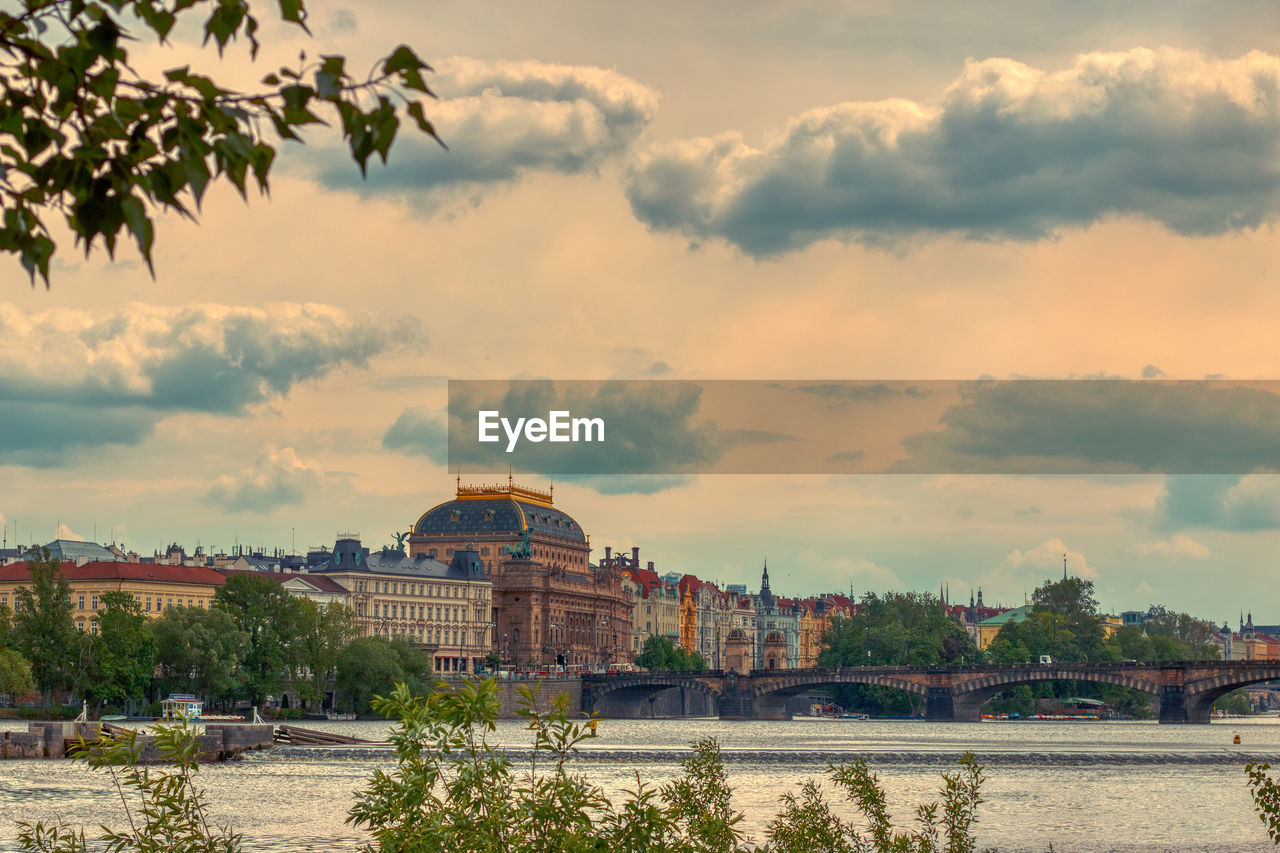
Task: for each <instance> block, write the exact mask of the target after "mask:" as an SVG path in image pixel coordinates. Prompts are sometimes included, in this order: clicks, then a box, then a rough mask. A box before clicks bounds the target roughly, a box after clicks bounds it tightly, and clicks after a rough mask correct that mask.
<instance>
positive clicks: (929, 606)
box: [818, 592, 979, 716]
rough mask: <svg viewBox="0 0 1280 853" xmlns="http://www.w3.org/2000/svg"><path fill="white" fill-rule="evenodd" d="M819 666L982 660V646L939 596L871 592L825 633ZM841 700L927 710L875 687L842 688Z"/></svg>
mask: <svg viewBox="0 0 1280 853" xmlns="http://www.w3.org/2000/svg"><path fill="white" fill-rule="evenodd" d="M822 645H823V648H822V651H821V652H820V653H819V654H818V665H819V666H824V667H830V668H833V669H834V668H835V667H843V666H899V665H904V664H905V665H911V666H927V665H929V664H939V663H964V662H972V661H975V660H977V659H978V657H979V655H978V649H977V647H976V646H975V645H974V644H973V640H972V639H971V638H970V637H969V634H968V633H967V632H966V631H965V630H964V628H963V627H962V626H961V625H960V623H959V622H957V621H956V620H954V619H952V618H950V617H949V616H947V614H946V611H945V610H943V608H942V602H941V601H940V600H939V599H938V598H937V596H934V595H931V594H929V593H922V592H887V593H885V594H884V595H883V596H880V595H876V594H875V593H873V592H869V593H867V594H866V595H864V596H863V597H862V600H861V602H859V604H858V610H857V613H855V614H854V615H853V616H852V617H851V618H848V619H835V620H834V621H833V622H832V624H831V627H829V628H828V629H827V631H826V633H824V634H823V637H822ZM833 692H834V694H835V698H836V701H837V702H838V703H839V704H841V705H843V706H844V707H846V708H857V709H859V710H861V711H865V712H867V713H871V714H890V715H895V716H896V715H906V714H915V713H919V712H920V711H921V710H922V709H921V706H920V702H919V700H918V699H916V698H914V697H913V696H912V695H911V694H908V693H905V692H903V691H901V690H894V689H893V688H888V687H878V686H874V685H850V686H842V687H839V688H836V689H835V690H834V691H833Z"/></svg>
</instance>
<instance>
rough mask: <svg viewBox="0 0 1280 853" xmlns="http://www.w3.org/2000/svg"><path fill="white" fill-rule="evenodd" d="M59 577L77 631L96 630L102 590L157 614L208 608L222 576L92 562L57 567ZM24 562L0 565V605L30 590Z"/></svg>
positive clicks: (190, 568) (173, 568)
mask: <svg viewBox="0 0 1280 853" xmlns="http://www.w3.org/2000/svg"><path fill="white" fill-rule="evenodd" d="M59 571H60V574H61V575H62V577H65V578H66V579H67V582H68V583H69V584H70V585H71V606H72V611H71V612H72V618H73V619H74V620H75V623H76V627H77V628H79V629H80V630H81V631H90V632H96V631H97V623H96V622H95V621H94V616H96V615H97V613H98V611H99V610H100V609H101V607H102V605H101V600H102V594H103V593H104V592H113V591H120V592H128V593H131V594H132V595H133V598H134V600H135V601H137V602H138V606H139V607H141V608H142V612H143V613H144V614H146V615H147V616H149V617H153V616H159V615H160V614H162V613H164V611H166V610H168V609H169V608H170V607H205V608H207V607H209V605H211V604H212V603H213V594H214V591H215V590H217V588H218V587H220V586H222V585H223V584H224V583H226V580H227V579H226V578H225V577H224V576H222V575H221V574H219V573H218V572H216V571H214V570H213V569H206V568H205V567H203V566H168V565H162V564H156V563H116V562H105V561H104V562H93V563H85V564H84V565H80V566H77V565H76V564H75V563H73V562H71V561H64V562H62V563H61V564H60V570H59ZM30 585H31V574H30V572H29V571H28V570H27V564H26V563H13V564H11V565H8V566H0V604H5V605H8V606H9V607H11V608H16V606H17V602H18V587H23V586H25V587H28V588H29V587H30Z"/></svg>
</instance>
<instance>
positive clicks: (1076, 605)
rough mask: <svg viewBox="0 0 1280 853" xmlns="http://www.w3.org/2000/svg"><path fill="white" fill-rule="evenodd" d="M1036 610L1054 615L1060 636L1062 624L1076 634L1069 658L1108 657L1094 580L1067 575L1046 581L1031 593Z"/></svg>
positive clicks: (1094, 658)
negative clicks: (1094, 594) (1099, 618)
mask: <svg viewBox="0 0 1280 853" xmlns="http://www.w3.org/2000/svg"><path fill="white" fill-rule="evenodd" d="M1031 602H1032V603H1033V604H1034V605H1035V609H1036V612H1038V613H1049V614H1051V615H1052V616H1053V622H1052V623H1051V628H1052V631H1053V633H1054V634H1055V635H1056V634H1057V631H1058V629H1059V628H1060V627H1065V628H1067V629H1068V630H1070V631H1071V633H1072V634H1073V635H1074V637H1075V643H1076V645H1075V651H1074V653H1072V656H1071V657H1068V658H1067V660H1086V661H1090V660H1092V661H1100V660H1107V659H1108V657H1109V656H1108V655H1107V654H1106V653H1105V652H1104V651H1103V648H1102V641H1103V639H1104V636H1105V635H1104V634H1103V631H1102V625H1101V624H1099V622H1098V601H1097V599H1096V598H1094V597H1093V581H1087V580H1085V579H1084V578H1079V577H1076V578H1063V579H1062V580H1060V581H1045V582H1044V583H1042V584H1041V585H1040V586H1038V587H1036V591H1035V592H1033V593H1032V594H1031Z"/></svg>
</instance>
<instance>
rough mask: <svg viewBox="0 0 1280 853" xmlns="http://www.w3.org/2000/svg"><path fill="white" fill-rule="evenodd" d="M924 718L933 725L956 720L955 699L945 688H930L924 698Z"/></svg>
mask: <svg viewBox="0 0 1280 853" xmlns="http://www.w3.org/2000/svg"><path fill="white" fill-rule="evenodd" d="M924 718H925V719H926V720H928V721H930V722H933V723H949V722H952V721H953V720H955V718H956V703H955V697H954V696H952V695H951V691H950V690H948V689H947V688H945V687H930V688H929V693H928V695H927V696H926V697H925V705H924Z"/></svg>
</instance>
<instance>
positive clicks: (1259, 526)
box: [1151, 473, 1280, 531]
mask: <svg viewBox="0 0 1280 853" xmlns="http://www.w3.org/2000/svg"><path fill="white" fill-rule="evenodd" d="M1151 526H1152V528H1153V529H1156V530H1177V529H1180V528H1187V527H1199V528H1206V529H1216V530H1236V531H1256V530H1274V529H1276V528H1280V477H1277V476H1276V475H1275V474H1274V473H1269V474H1254V475H1249V476H1242V475H1235V474H1232V475H1218V476H1179V477H1166V478H1165V484H1164V491H1163V492H1161V493H1160V496H1159V497H1157V498H1156V506H1155V512H1154V513H1153V516H1152V522H1151Z"/></svg>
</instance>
